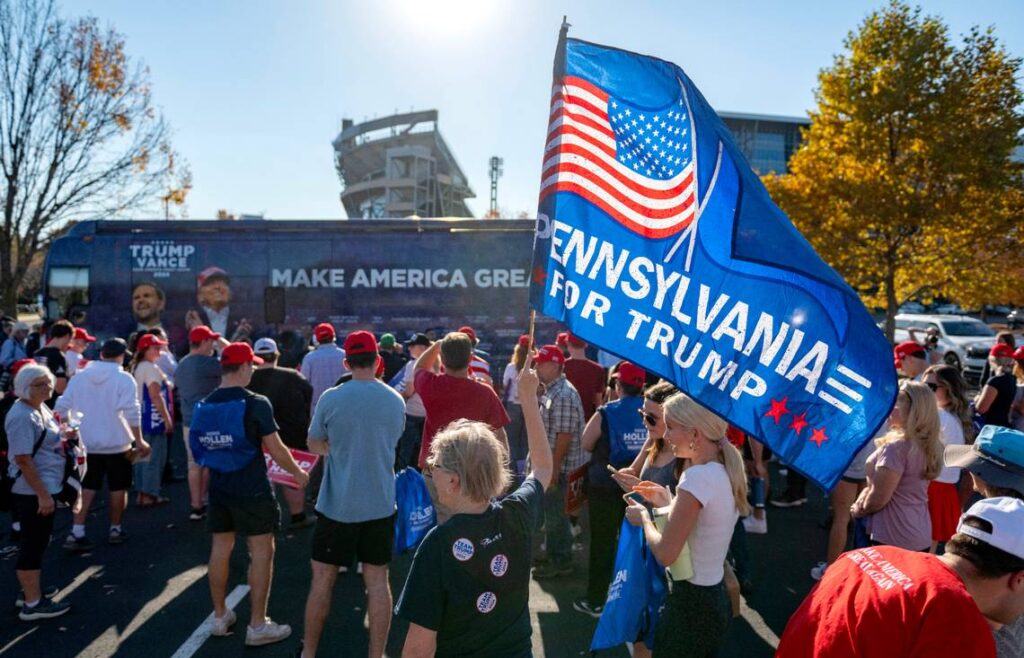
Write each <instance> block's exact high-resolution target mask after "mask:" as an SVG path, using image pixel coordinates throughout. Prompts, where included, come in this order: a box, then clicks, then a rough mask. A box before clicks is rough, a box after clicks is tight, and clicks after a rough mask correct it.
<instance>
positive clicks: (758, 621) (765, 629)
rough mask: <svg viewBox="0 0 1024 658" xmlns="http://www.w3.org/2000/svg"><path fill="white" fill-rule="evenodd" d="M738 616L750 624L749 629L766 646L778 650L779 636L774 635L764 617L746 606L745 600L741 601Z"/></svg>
mask: <svg viewBox="0 0 1024 658" xmlns="http://www.w3.org/2000/svg"><path fill="white" fill-rule="evenodd" d="M740 614H741V615H742V616H743V618H744V619H746V620H747V623H748V624H750V628H751V629H753V631H754V633H756V634H757V636H758V637H759V638H761V639H762V640H764V641H765V642H766V643H767V644H768V646H770V647H771V648H772V649H778V648H779V636H778V635H776V634H775V631H773V630H772V629H771V627H770V626H768V624H767V623H766V622H765V620H764V617H762V616H761V614H760V613H759V612H758V611H757V610H754V609H753V608H751V607H750V606H748V605H747V600H746V599H742V604H741V606H740Z"/></svg>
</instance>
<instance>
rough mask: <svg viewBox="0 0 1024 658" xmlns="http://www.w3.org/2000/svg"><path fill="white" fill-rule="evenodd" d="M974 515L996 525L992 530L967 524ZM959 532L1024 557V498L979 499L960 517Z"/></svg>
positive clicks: (957, 529)
mask: <svg viewBox="0 0 1024 658" xmlns="http://www.w3.org/2000/svg"><path fill="white" fill-rule="evenodd" d="M971 517H974V518H978V519H982V520H983V521H987V522H988V523H990V524H992V532H985V531H984V530H982V529H980V528H975V527H974V526H969V525H965V524H964V520H966V519H968V518H971ZM956 531H957V532H960V533H963V534H965V535H967V536H968V537H974V538H975V539H977V540H978V541H983V542H985V543H986V544H988V545H989V546H991V547H993V548H998V549H999V550H1001V551H1003V552H1005V553H1009V554H1010V555H1013V556H1016V557H1019V558H1020V559H1022V560H1024V501H1021V500H1018V499H1017V498H1009V497H1007V496H1003V497H1000V498H986V499H984V500H979V501H978V502H976V503H974V504H973V505H971V508H970V509H969V510H967V512H966V513H965V514H964V515H963V516H961V517H960V524H959V525H958V526H957V528H956Z"/></svg>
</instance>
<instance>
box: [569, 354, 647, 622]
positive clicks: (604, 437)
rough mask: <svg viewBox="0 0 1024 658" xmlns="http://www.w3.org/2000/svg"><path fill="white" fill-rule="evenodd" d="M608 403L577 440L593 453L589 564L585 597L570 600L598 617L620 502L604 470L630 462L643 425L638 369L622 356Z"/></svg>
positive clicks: (641, 437) (640, 371)
mask: <svg viewBox="0 0 1024 658" xmlns="http://www.w3.org/2000/svg"><path fill="white" fill-rule="evenodd" d="M614 377H615V378H614V380H613V381H614V386H615V397H616V400H615V401H614V402H609V403H608V404H606V405H604V406H603V407H600V408H599V409H598V410H597V413H596V414H594V415H593V416H591V418H590V420H589V421H587V426H586V428H584V430H583V437H582V438H581V439H580V443H581V445H582V446H583V449H584V450H586V451H587V452H591V453H593V457H591V460H590V469H589V470H588V472H587V477H588V479H589V489H588V491H587V497H588V499H589V505H590V564H589V578H588V580H587V596H586V598H584V599H580V600H579V601H575V602H574V603H573V604H572V607H573V608H574V609H575V610H576V611H577V612H582V613H584V614H587V615H590V616H591V617H594V618H597V617H600V616H601V608H602V607H603V606H604V600H605V596H606V595H607V593H608V584H609V583H611V581H612V571H613V569H614V566H615V547H616V545H617V543H618V533H619V526H621V525H622V514H623V512H624V511H625V509H626V504H625V503H624V502H623V501H622V494H621V493H620V492H619V487H618V485H617V484H615V481H614V480H613V479H612V476H611V474H610V473H609V471H614V470H615V469H620V468H625V467H626V466H629V465H630V464H632V463H633V460H635V459H636V456H637V455H638V454H639V453H640V449H641V448H643V446H644V444H645V443H646V442H647V437H648V432H647V425H645V424H644V419H643V417H642V416H641V415H640V413H639V412H640V410H641V409H642V408H643V405H644V399H643V396H642V393H643V391H644V381H645V380H646V378H647V373H646V372H644V369H643V368H640V367H639V366H636V365H633V364H632V363H630V362H628V361H623V362H622V363H621V364H620V365H619V369H618V371H617V372H616V373H615V375H614Z"/></svg>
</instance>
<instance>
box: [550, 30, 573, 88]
mask: <svg viewBox="0 0 1024 658" xmlns="http://www.w3.org/2000/svg"><path fill="white" fill-rule="evenodd" d="M570 27H572V26H571V25H570V24H569V17H568V16H564V15H563V16H562V27H561V28H559V30H558V47H557V48H556V49H555V66H554V71H553V72H552V76H553V77H554V79H555V82H556V84H557V83H560V82H561V80H562V77H563V76H564V75H565V40H566V39H567V38H568V37H569V28H570Z"/></svg>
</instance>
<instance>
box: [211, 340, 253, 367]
mask: <svg viewBox="0 0 1024 658" xmlns="http://www.w3.org/2000/svg"><path fill="white" fill-rule="evenodd" d="M243 363H255V364H256V365H260V364H262V363H263V359H261V358H260V357H258V356H256V354H255V353H254V352H253V351H252V346H251V345H249V343H231V344H230V345H228V346H227V347H225V348H224V350H223V351H222V352H221V353H220V364H221V365H222V366H240V365H242V364H243Z"/></svg>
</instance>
